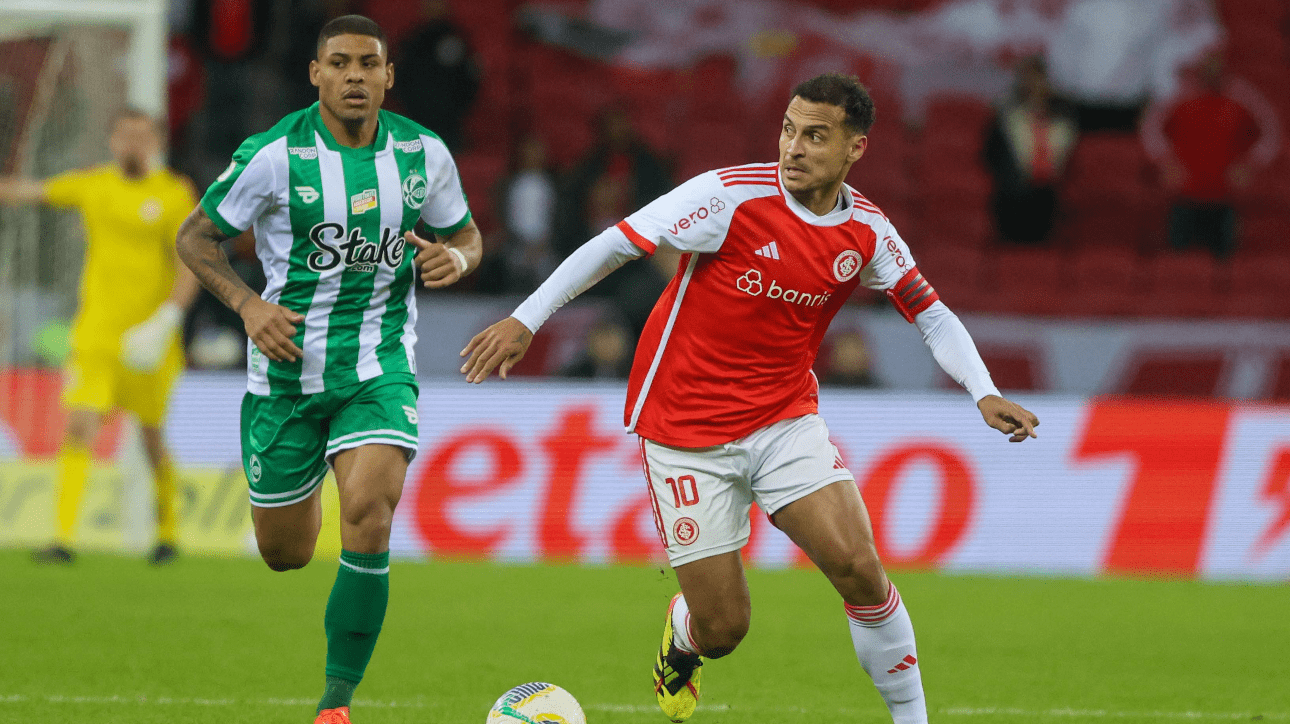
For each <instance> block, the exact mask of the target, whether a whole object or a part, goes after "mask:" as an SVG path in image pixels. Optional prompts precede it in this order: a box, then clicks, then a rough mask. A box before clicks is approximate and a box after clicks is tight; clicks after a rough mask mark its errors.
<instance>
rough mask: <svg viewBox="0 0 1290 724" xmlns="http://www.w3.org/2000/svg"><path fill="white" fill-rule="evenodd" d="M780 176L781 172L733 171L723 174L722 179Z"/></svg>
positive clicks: (773, 177) (733, 179)
mask: <svg viewBox="0 0 1290 724" xmlns="http://www.w3.org/2000/svg"><path fill="white" fill-rule="evenodd" d="M778 177H779V174H776V173H732V174H726V175H724V176H721V177H720V178H721V180H722V181H735V180H737V179H748V178H755V179H772V180H773V179H776V178H778Z"/></svg>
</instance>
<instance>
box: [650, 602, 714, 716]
mask: <svg viewBox="0 0 1290 724" xmlns="http://www.w3.org/2000/svg"><path fill="white" fill-rule="evenodd" d="M680 597H681V594H679V593H678V594H676V595H675V596H673V597H672V603H670V604H668V607H667V622H666V623H665V624H663V643H662V645H660V646H659V649H658V657H657V658H656V659H655V660H654V695H655V696H656V697H658V707H659V708H660V709H662V710H663V713H664V714H666V715H667V718H668V719H671V720H672V721H674V722H678V724H679V722H683V721H685V720H686V719H689V718H690V717H691V716H692V715H693V714H694V710H695V708H696V707H698V706H699V676H700V674H702V673H703V672H702V671H700V669H699V667H701V666H703V659H702V658H700V657H699V655H698V654H690V653H686V652H684V651H681V650H680V649H678V648H677V647H676V644H675V643H674V642H673V641H672V609H673V608H675V607H676V600H677V599H678V598H680Z"/></svg>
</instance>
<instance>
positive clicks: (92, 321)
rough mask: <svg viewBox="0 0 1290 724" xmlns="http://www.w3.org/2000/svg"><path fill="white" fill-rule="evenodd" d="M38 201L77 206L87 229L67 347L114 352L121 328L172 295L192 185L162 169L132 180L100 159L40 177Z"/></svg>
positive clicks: (117, 349)
mask: <svg viewBox="0 0 1290 724" xmlns="http://www.w3.org/2000/svg"><path fill="white" fill-rule="evenodd" d="M44 199H45V201H46V202H47V203H49V204H50V205H52V206H59V207H75V208H77V209H79V210H80V212H81V219H82V223H83V225H84V227H85V266H84V269H83V271H82V273H81V290H80V305H79V308H78V309H77V312H76V321H75V322H74V323H73V325H72V339H71V344H72V349H73V350H74V351H76V352H79V353H81V354H85V353H94V352H100V353H107V354H110V355H112V356H113V357H115V356H117V355H118V354H119V353H120V348H121V335H122V333H123V332H125V330H127V329H129V328H130V327H131V326H133V325H135V324H138V323H139V322H142V321H143V320H145V319H147V318H148V316H149V315H151V314H152V313H153V312H154V311H156V309H157V307H158V306H160V305H161V303H162V302H164V301H166V298H167V297H168V296H169V295H170V290H171V287H172V286H173V285H174V281H175V257H174V248H175V236H176V234H177V233H178V231H179V225H180V224H181V223H183V221H184V219H185V218H186V217H187V216H188V214H189V212H191V211H192V210H193V207H194V206H196V204H197V198H196V195H195V194H194V191H193V188H192V185H191V184H190V183H189V182H188V180H187V179H185V178H184V177H182V176H179V175H178V174H175V173H173V172H171V171H168V170H165V169H160V170H156V171H153V172H152V173H150V174H149V175H148V176H146V177H144V178H142V179H130V178H126V177H125V175H124V174H122V173H121V170H120V169H119V168H118V167H117V166H116V165H105V166H98V167H94V168H88V169H83V170H79V171H69V172H67V173H64V174H60V175H58V176H54V177H53V178H50V179H48V180H46V181H45V182H44Z"/></svg>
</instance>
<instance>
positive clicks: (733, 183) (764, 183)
mask: <svg viewBox="0 0 1290 724" xmlns="http://www.w3.org/2000/svg"><path fill="white" fill-rule="evenodd" d="M722 185H723V186H774V187H778V186H779V182H777V181H727V182H725V183H724V184H722Z"/></svg>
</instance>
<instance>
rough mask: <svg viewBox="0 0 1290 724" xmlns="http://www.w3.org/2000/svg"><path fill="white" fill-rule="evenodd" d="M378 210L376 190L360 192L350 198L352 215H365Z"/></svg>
mask: <svg viewBox="0 0 1290 724" xmlns="http://www.w3.org/2000/svg"><path fill="white" fill-rule="evenodd" d="M374 208H376V189H367V190H366V191H359V192H358V193H356V194H354V195H353V196H351V197H349V210H350V213H352V214H365V213H367V212H369V211H371V210H372V209H374Z"/></svg>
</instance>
